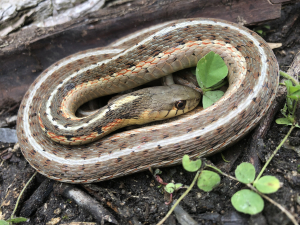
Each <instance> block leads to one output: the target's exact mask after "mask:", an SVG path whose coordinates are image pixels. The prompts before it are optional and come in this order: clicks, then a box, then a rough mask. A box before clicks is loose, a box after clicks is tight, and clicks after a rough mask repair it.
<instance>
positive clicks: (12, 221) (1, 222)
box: [0, 217, 28, 225]
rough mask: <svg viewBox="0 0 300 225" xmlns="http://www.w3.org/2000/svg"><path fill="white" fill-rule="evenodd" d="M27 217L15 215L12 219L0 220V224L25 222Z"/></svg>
mask: <svg viewBox="0 0 300 225" xmlns="http://www.w3.org/2000/svg"><path fill="white" fill-rule="evenodd" d="M27 220H28V219H27V218H24V217H15V218H13V219H8V220H0V225H10V224H12V223H21V222H26V221H27Z"/></svg>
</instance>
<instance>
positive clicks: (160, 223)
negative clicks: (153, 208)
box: [157, 170, 202, 225]
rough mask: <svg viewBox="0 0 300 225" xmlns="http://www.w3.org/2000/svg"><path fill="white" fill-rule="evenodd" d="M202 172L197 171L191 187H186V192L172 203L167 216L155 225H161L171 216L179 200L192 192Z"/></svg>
mask: <svg viewBox="0 0 300 225" xmlns="http://www.w3.org/2000/svg"><path fill="white" fill-rule="evenodd" d="M201 171H202V170H198V171H197V173H196V175H195V177H194V180H193V182H192V183H191V185H190V186H189V187H188V189H186V191H185V192H184V193H183V194H182V195H181V196H180V198H179V199H178V200H177V201H176V202H175V203H174V205H173V206H172V208H171V209H170V210H169V212H168V213H167V215H165V217H164V218H163V219H162V220H161V221H159V223H158V224H157V225H162V224H163V223H164V222H165V221H166V219H168V217H169V216H170V215H171V213H172V212H173V211H174V209H175V208H176V206H177V205H178V204H179V203H180V202H181V200H182V199H183V198H184V197H185V196H186V195H187V194H188V193H189V192H190V191H191V190H192V188H193V187H194V185H195V183H196V181H197V179H198V177H199V175H200V173H201Z"/></svg>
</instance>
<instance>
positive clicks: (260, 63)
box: [17, 18, 279, 183]
mask: <svg viewBox="0 0 300 225" xmlns="http://www.w3.org/2000/svg"><path fill="white" fill-rule="evenodd" d="M210 51H214V52H215V53H217V54H219V55H220V56H221V57H222V58H223V59H224V61H225V63H226V64H227V66H228V70H229V75H228V76H229V78H228V80H229V87H228V90H227V92H226V93H225V95H224V96H223V97H222V98H221V99H220V100H219V101H218V102H217V103H215V104H214V105H213V106H211V107H209V108H207V109H205V110H202V111H200V112H195V113H191V114H189V115H188V116H185V117H182V118H178V119H176V120H174V121H171V122H168V123H163V124H160V125H152V126H147V127H144V128H139V129H134V130H130V131H124V132H121V133H116V134H112V135H109V136H106V137H104V138H102V139H100V140H98V141H96V142H93V143H90V144H84V145H81V146H80V145H79V146H68V145H61V144H59V143H56V142H54V141H52V140H50V139H49V138H48V137H46V136H45V135H44V132H42V129H41V127H40V123H39V116H38V112H39V110H40V107H42V106H43V105H44V106H45V116H47V117H49V118H50V120H51V119H52V120H53V121H55V122H57V123H59V122H60V118H61V117H66V116H69V115H68V109H69V108H72V107H77V106H73V105H72V103H70V102H72V101H65V100H66V99H67V100H73V99H75V100H76V98H77V97H78V96H79V95H83V96H86V97H84V98H81V100H80V101H82V102H83V101H88V100H90V99H92V98H95V97H98V96H103V95H108V94H112V93H116V92H119V91H123V90H127V89H130V88H133V87H137V86H139V85H141V84H144V83H147V82H149V81H151V80H154V79H157V78H160V77H163V76H166V75H168V74H170V73H172V72H175V71H178V70H181V69H184V68H188V67H193V66H195V65H196V64H197V62H198V60H199V59H200V58H202V57H203V56H204V55H206V54H207V53H208V52H210ZM278 83H279V69H278V64H277V61H276V58H275V56H274V54H273V52H272V50H271V49H270V48H269V46H268V45H267V43H266V42H265V41H264V40H263V39H262V38H261V37H260V36H258V35H257V34H256V33H255V32H253V31H250V30H248V29H247V28H245V27H243V26H240V25H237V24H234V23H231V22H227V21H223V20H219V19H203V18H197V19H184V20H177V21H170V22H166V23H163V24H159V25H156V26H154V27H150V28H147V29H144V30H141V31H138V32H136V33H133V34H131V35H129V36H127V37H125V38H122V39H121V40H119V41H117V42H115V43H113V44H111V45H109V46H107V47H106V48H97V49H91V50H87V51H83V52H79V53H77V54H74V55H71V56H68V57H66V58H64V59H62V60H60V61H58V62H57V63H55V64H53V65H52V66H50V67H49V68H48V69H46V70H45V71H43V72H42V73H41V74H40V76H39V77H38V78H37V79H36V80H35V81H34V83H33V84H32V85H31V86H30V88H29V90H28V91H27V93H26V94H25V96H24V98H23V101H22V103H21V106H20V109H19V113H18V121H17V134H18V139H19V143H20V146H21V150H22V153H23V155H24V156H25V158H26V159H27V161H28V162H29V163H30V165H31V166H32V167H34V168H35V169H36V170H37V171H38V172H39V173H41V174H43V175H45V176H47V177H49V178H51V179H55V180H59V181H62V182H69V183H84V182H88V183H90V182H98V181H102V180H107V179H112V178H115V177H120V176H124V175H127V174H130V173H135V172H138V171H142V170H146V169H148V168H149V167H162V166H169V165H173V164H178V163H180V162H181V158H182V157H183V155H184V154H188V155H190V156H191V157H196V156H207V155H210V154H213V153H216V152H218V151H220V150H222V149H224V148H225V147H226V146H228V145H230V144H232V143H233V142H235V141H237V140H238V139H240V138H241V137H242V136H243V135H245V134H246V133H247V132H248V131H250V130H251V129H252V128H253V127H254V126H255V125H256V124H257V123H258V122H259V120H260V119H261V117H262V116H263V115H264V114H265V113H266V111H267V109H268V108H269V106H270V105H271V104H272V101H273V100H274V98H275V94H276V91H277V86H278ZM70 96H71V97H70ZM64 101H65V104H64ZM79 103H80V102H77V103H76V104H79ZM53 104H60V107H61V108H62V109H63V110H62V111H63V113H62V112H53V110H52V106H53ZM115 110H118V109H117V108H116V109H115ZM74 120H76V118H74ZM87 123H89V122H87ZM87 126H88V125H87Z"/></svg>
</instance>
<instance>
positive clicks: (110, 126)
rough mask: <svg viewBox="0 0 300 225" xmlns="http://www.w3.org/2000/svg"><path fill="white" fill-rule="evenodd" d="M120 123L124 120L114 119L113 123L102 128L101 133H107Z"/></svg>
mask: <svg viewBox="0 0 300 225" xmlns="http://www.w3.org/2000/svg"><path fill="white" fill-rule="evenodd" d="M122 122H124V119H115V120H114V121H113V122H111V123H108V124H107V125H106V126H104V127H102V131H103V132H107V131H109V130H111V129H112V128H113V127H115V126H116V125H118V124H120V123H122Z"/></svg>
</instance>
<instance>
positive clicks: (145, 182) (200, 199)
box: [0, 3, 300, 225]
mask: <svg viewBox="0 0 300 225" xmlns="http://www.w3.org/2000/svg"><path fill="white" fill-rule="evenodd" d="M299 12H300V3H296V4H292V5H286V6H284V8H283V10H282V16H281V18H280V19H277V20H275V21H271V22H269V23H265V24H262V26H261V27H251V29H254V30H255V29H256V30H259V29H263V30H264V31H265V34H263V37H264V38H265V40H266V41H267V42H276V43H282V45H283V46H282V47H281V48H278V49H274V52H275V54H276V56H277V59H278V63H279V65H280V69H281V70H283V71H286V70H287V69H288V67H289V65H290V64H291V63H292V60H293V58H294V56H295V55H296V54H297V53H298V52H299V50H300V38H299V35H300V16H299ZM265 25H269V26H270V29H268V28H266V27H265ZM282 107H283V105H282V104H281V105H280V108H282ZM16 113H17V109H15V110H13V111H12V112H9V113H7V112H6V113H4V114H2V115H1V117H0V120H1V119H2V120H3V119H4V118H6V117H8V116H13V115H16ZM279 117H281V115H280V112H278V113H277V114H276V118H279ZM12 128H15V126H12ZM287 131H288V128H287V127H284V126H282V125H277V124H276V123H275V122H274V121H273V122H272V124H271V128H270V130H269V131H268V133H267V135H266V137H265V138H264V140H263V142H261V143H260V145H257V146H260V147H258V148H257V151H258V155H259V158H260V160H262V161H263V162H262V164H263V163H264V161H265V159H266V158H267V157H268V156H270V154H271V153H272V151H273V150H274V149H275V148H276V146H277V145H278V144H279V142H280V140H281V139H282V138H283V137H284V135H285V134H286V133H287ZM253 132H254V131H252V133H250V134H249V135H248V136H247V137H246V138H244V139H242V140H241V141H240V142H239V143H237V144H235V145H234V146H232V147H230V148H229V149H227V150H226V151H225V152H224V156H225V158H226V159H230V163H225V162H224V161H223V160H222V158H221V156H220V154H217V155H215V156H213V157H210V158H209V159H208V160H210V161H211V162H213V163H214V164H215V165H218V166H219V168H221V169H222V170H224V171H225V172H227V173H229V174H231V175H233V176H234V170H235V168H236V166H237V165H238V164H240V163H241V162H243V161H245V160H247V159H248V158H251V156H250V157H249V155H248V154H249V152H248V151H247V149H248V148H249V143H250V141H251V137H252V134H253ZM289 143H290V145H285V147H282V148H281V149H280V151H279V152H278V154H277V155H276V156H275V157H274V159H273V160H272V162H271V164H270V165H269V166H268V168H267V170H266V172H265V175H274V176H276V177H277V178H278V179H279V180H280V182H281V183H282V187H281V188H280V189H279V191H278V192H276V193H274V194H270V195H269V197H270V198H272V199H273V200H274V201H276V202H278V203H280V204H281V205H282V206H284V207H285V208H286V209H287V210H288V211H290V212H291V213H292V214H293V215H294V216H295V217H296V219H297V220H298V222H300V216H299V214H300V194H299V193H300V174H299V173H300V156H299V150H298V153H297V149H299V146H300V131H299V129H295V130H294V131H293V132H292V135H291V138H290V140H289ZM161 170H162V171H163V173H162V175H161V177H162V178H163V180H164V181H166V182H172V181H175V182H176V183H183V184H186V185H188V184H190V183H191V182H192V180H193V175H194V174H192V173H187V172H185V171H184V170H183V168H182V166H175V167H169V168H162V169H161ZM33 173H34V170H33V169H32V168H31V167H30V166H29V164H28V163H27V162H26V160H25V159H24V157H23V156H22V154H21V152H20V151H17V152H15V153H14V154H13V155H12V156H11V157H9V158H8V159H7V160H5V161H4V162H3V163H2V165H1V167H0V183H1V187H0V198H1V214H2V216H3V217H5V218H8V216H9V215H10V214H11V213H12V210H13V207H14V205H15V201H16V198H17V196H18V194H19V193H20V190H21V189H22V188H23V186H24V183H26V182H27V180H28V179H29V178H30V177H31V175H32V174H33ZM41 185H43V186H42V187H41ZM76 187H77V188H78V189H79V190H82V191H84V192H86V193H88V194H89V195H91V196H93V198H95V199H97V201H99V202H100V203H101V204H102V205H103V206H104V208H106V209H107V210H108V211H109V212H110V213H111V214H112V216H113V217H114V218H115V219H116V220H117V221H118V223H119V224H124V225H125V224H149V225H150V224H157V223H158V222H159V221H160V220H161V219H162V218H163V217H164V216H165V215H166V213H167V212H168V210H169V208H170V206H168V205H166V204H165V202H166V201H167V200H168V196H167V195H166V194H164V193H163V190H162V188H160V187H159V184H158V183H157V182H155V181H154V179H153V177H152V175H151V173H150V172H148V171H146V172H142V173H137V174H133V175H130V176H126V177H122V178H118V179H113V180H110V181H105V182H101V183H96V184H92V185H77V186H76ZM38 188H40V189H41V190H39V191H41V193H38V194H37V193H35V195H34V196H36V197H35V198H34V200H35V202H33V203H32V204H30V203H28V202H26V204H27V206H26V204H25V201H26V200H28V199H30V197H31V196H32V195H33V194H34V192H35V191H37V189H38ZM68 188H69V189H70V188H72V187H68ZM243 188H245V186H244V185H243V184H241V183H238V182H236V181H232V180H230V179H228V178H226V177H222V180H221V184H220V185H219V186H218V187H217V188H216V189H214V190H213V191H212V192H209V193H205V192H203V191H200V190H199V189H198V188H197V187H194V188H193V189H192V191H191V192H190V193H189V195H188V196H187V197H186V198H184V200H183V201H182V202H181V203H180V205H181V206H182V207H183V209H184V210H185V211H186V212H187V213H188V214H189V215H190V216H191V217H192V218H193V219H194V220H195V221H197V223H198V224H207V225H209V224H239V225H241V224H258V225H259V224H270V225H275V224H280V225H283V224H292V223H291V221H290V220H289V219H288V218H287V217H286V216H285V214H284V213H282V212H281V211H280V210H279V209H278V208H277V207H275V206H274V205H272V204H270V203H269V202H267V201H265V208H264V210H263V212H262V213H259V214H258V215H254V216H249V215H245V214H243V213H239V212H237V211H236V210H235V209H234V208H233V206H232V205H231V202H230V199H231V196H232V195H233V194H234V193H235V192H236V191H238V190H241V189H243ZM61 189H62V187H61V184H60V183H59V182H54V181H50V180H48V179H47V178H45V177H44V176H42V175H39V174H38V175H36V177H35V178H34V180H33V181H32V183H31V184H30V185H29V186H28V187H27V189H26V191H25V193H24V197H23V198H22V199H21V201H20V203H19V208H18V210H17V213H16V215H17V216H19V215H20V213H21V215H27V216H26V217H27V218H29V219H30V220H29V221H28V222H25V223H22V224H47V223H48V224H70V223H71V222H94V223H96V224H101V223H100V222H99V220H96V218H95V215H94V214H91V213H90V212H89V211H88V209H86V208H83V207H80V206H79V205H78V203H76V202H75V201H74V200H72V199H71V198H70V197H69V198H68V197H65V196H66V195H61V192H62V191H61ZM64 191H66V189H64ZM182 193H183V190H180V191H179V192H177V193H176V194H175V196H174V198H175V199H177V198H179V196H180V195H181V194H182ZM31 201H32V199H31ZM28 205H29V206H28ZM24 207H25V208H24ZM26 207H27V208H26ZM28 208H29V209H32V212H27V211H26V210H28ZM29 211H30V210H29ZM104 224H109V223H108V222H105V223H104ZM165 224H179V223H178V221H176V219H175V216H174V214H172V215H171V216H170V218H169V219H168V220H167V222H165Z"/></svg>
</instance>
